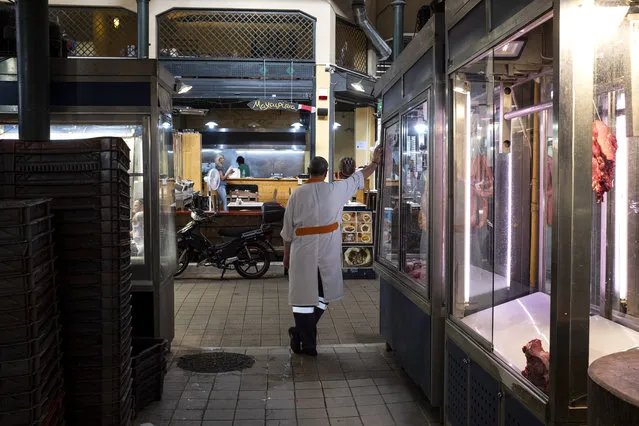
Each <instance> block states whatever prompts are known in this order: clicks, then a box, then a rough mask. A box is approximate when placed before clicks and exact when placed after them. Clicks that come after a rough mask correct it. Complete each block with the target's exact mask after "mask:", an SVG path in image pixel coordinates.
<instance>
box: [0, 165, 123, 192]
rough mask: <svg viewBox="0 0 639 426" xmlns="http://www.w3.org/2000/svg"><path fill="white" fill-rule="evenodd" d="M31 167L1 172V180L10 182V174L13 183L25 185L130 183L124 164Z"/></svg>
mask: <svg viewBox="0 0 639 426" xmlns="http://www.w3.org/2000/svg"><path fill="white" fill-rule="evenodd" d="M34 166H35V167H29V169H30V170H29V171H15V172H0V180H2V181H3V182H4V183H11V182H8V176H6V175H11V176H13V183H18V184H21V185H22V184H24V185H45V186H49V185H60V184H64V185H76V184H99V183H108V182H114V183H121V184H123V185H126V186H127V187H128V186H129V185H130V183H129V172H128V171H127V169H125V168H124V167H123V166H122V165H120V167H119V168H109V169H90V170H69V167H70V166H71V167H73V166H74V165H69V164H66V163H54V164H52V165H50V164H45V165H43V166H44V167H43V169H44V170H39V168H40V166H41V165H40V164H36V165H34Z"/></svg>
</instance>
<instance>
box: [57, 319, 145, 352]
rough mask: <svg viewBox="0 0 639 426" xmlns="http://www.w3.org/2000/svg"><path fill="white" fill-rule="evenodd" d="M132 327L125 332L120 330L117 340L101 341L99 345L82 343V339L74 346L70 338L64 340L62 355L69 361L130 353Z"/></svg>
mask: <svg viewBox="0 0 639 426" xmlns="http://www.w3.org/2000/svg"><path fill="white" fill-rule="evenodd" d="M132 331H133V329H132V327H128V331H127V330H122V334H121V335H120V336H119V337H118V339H110V340H108V341H106V342H105V341H103V342H101V343H99V344H95V345H89V344H86V343H84V339H81V340H79V341H78V342H77V343H78V344H74V341H73V339H72V338H69V339H66V340H64V341H63V342H64V347H63V348H64V354H65V356H67V357H68V358H69V360H71V359H75V358H85V357H87V356H94V355H95V356H96V357H101V356H102V355H104V354H116V353H117V354H126V353H129V352H132V350H133V349H132V347H133V339H132V337H131V334H132Z"/></svg>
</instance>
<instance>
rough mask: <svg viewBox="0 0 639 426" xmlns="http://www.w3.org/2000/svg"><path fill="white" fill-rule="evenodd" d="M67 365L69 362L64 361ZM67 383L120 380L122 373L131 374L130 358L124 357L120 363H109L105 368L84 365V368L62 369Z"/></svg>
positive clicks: (83, 383) (84, 383)
mask: <svg viewBox="0 0 639 426" xmlns="http://www.w3.org/2000/svg"><path fill="white" fill-rule="evenodd" d="M66 366H69V363H68V362H67V363H66ZM64 374H65V378H66V381H67V383H70V384H82V385H86V384H87V383H98V382H102V381H114V380H120V379H121V378H122V377H123V376H124V375H126V374H129V375H131V358H127V359H125V360H124V361H123V362H122V363H121V364H118V365H115V366H113V365H110V366H106V367H105V368H102V366H100V367H86V368H73V369H71V368H67V369H65V370H64Z"/></svg>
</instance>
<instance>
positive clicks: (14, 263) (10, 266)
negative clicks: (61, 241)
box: [0, 245, 54, 275]
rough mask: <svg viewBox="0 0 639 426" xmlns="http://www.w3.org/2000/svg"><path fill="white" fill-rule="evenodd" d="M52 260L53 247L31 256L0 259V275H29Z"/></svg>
mask: <svg viewBox="0 0 639 426" xmlns="http://www.w3.org/2000/svg"><path fill="white" fill-rule="evenodd" d="M53 258H54V255H53V245H50V246H48V247H45V248H43V249H42V250H40V251H38V252H36V253H34V254H33V255H32V256H21V257H13V258H0V275H13V274H25V273H31V272H34V271H35V270H36V269H37V268H38V267H39V266H41V265H43V264H45V263H47V262H48V261H50V260H53Z"/></svg>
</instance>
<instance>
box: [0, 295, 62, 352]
mask: <svg viewBox="0 0 639 426" xmlns="http://www.w3.org/2000/svg"><path fill="white" fill-rule="evenodd" d="M56 313H57V307H56V305H55V304H52V305H50V306H49V307H48V308H47V310H46V312H43V313H42V314H41V315H39V316H38V319H37V320H36V321H33V322H30V323H28V324H24V325H21V326H8V327H6V326H2V327H1V328H0V342H3V343H5V344H7V345H10V344H13V343H21V342H26V341H29V340H33V339H35V338H37V337H40V334H41V333H42V332H43V331H44V330H46V328H47V325H48V324H47V322H48V321H51V320H52V319H53V318H54V316H55V315H56Z"/></svg>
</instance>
